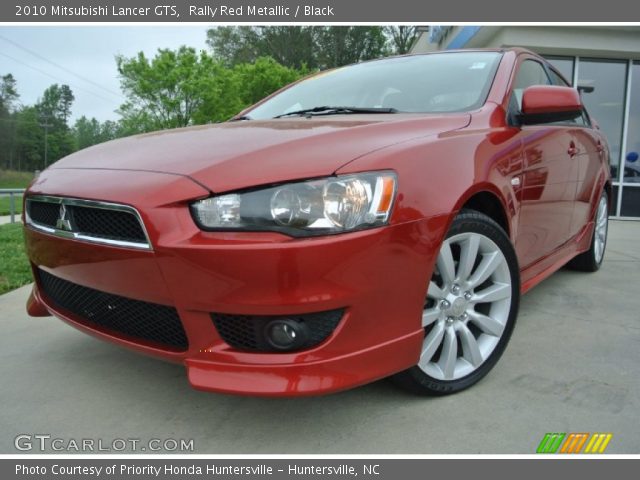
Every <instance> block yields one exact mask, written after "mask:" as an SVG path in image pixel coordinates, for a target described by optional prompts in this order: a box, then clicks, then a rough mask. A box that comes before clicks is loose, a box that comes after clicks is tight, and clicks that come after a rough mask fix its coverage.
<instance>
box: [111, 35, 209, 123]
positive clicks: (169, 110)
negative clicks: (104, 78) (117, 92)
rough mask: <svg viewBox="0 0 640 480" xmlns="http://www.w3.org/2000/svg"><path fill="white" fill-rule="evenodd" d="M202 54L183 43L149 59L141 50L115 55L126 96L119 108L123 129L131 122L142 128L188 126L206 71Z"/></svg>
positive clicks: (198, 100)
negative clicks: (133, 54) (127, 55)
mask: <svg viewBox="0 0 640 480" xmlns="http://www.w3.org/2000/svg"><path fill="white" fill-rule="evenodd" d="M205 57H206V54H205V53H204V52H203V53H202V54H201V55H198V54H197V53H196V51H195V49H193V48H188V47H185V46H182V47H180V48H179V49H178V50H176V51H174V50H169V49H160V50H158V53H157V54H156V56H155V57H154V58H153V59H151V60H149V59H148V58H147V57H146V56H145V55H144V53H142V52H140V53H138V55H137V56H136V57H133V58H125V57H123V56H118V57H116V62H117V65H118V72H119V74H120V77H121V86H122V90H123V91H124V93H125V95H126V96H127V102H126V103H125V104H124V105H122V106H121V107H120V114H121V115H122V116H123V118H124V120H125V124H126V128H130V127H131V126H132V125H131V122H132V121H133V122H136V123H139V124H140V127H141V130H142V131H148V130H157V129H159V128H175V127H185V126H187V125H189V124H190V123H191V121H192V118H193V114H194V112H195V111H196V110H197V109H198V108H199V107H200V105H201V103H202V92H201V90H200V87H201V85H202V82H203V79H205V78H206V76H207V73H208V72H206V71H204V69H203V64H205V63H206V64H208V62H207V60H206V58H205Z"/></svg>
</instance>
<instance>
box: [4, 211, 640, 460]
mask: <svg viewBox="0 0 640 480" xmlns="http://www.w3.org/2000/svg"><path fill="white" fill-rule="evenodd" d="M29 289H30V287H24V288H21V289H19V290H16V291H14V292H11V293H8V294H6V295H3V296H0V325H2V335H1V336H0V453H2V454H15V453H19V452H18V451H17V450H16V449H15V447H14V439H15V437H16V436H17V435H19V434H31V435H33V434H45V435H51V436H52V437H58V438H63V439H83V438H85V439H86V438H92V439H104V441H105V443H106V444H109V445H110V444H111V441H112V439H118V438H120V439H122V438H124V439H129V438H132V439H140V440H141V442H146V441H147V440H148V439H151V438H158V439H193V440H194V443H193V445H194V452H195V453H201V454H205V453H206V454H271V453H275V454H295V453H300V454H315V453H322V454H345V453H355V454H373V453H399V454H403V453H404V454H408V453H421V454H425V453H429V454H438V453H534V452H535V449H536V447H537V445H538V443H539V442H540V440H541V439H542V437H543V435H544V434H545V433H546V432H611V433H613V439H612V440H611V442H610V444H609V447H608V449H607V453H632V454H637V453H640V414H639V412H640V318H639V311H640V222H621V221H618V222H611V227H610V237H609V245H608V249H607V253H606V256H605V263H604V265H603V267H602V269H601V270H600V272H598V273H595V274H585V273H579V272H573V271H569V270H562V271H560V272H558V273H556V274H555V275H553V276H552V277H551V278H549V279H548V280H546V281H545V282H544V283H543V284H541V285H540V286H538V287H536V288H535V289H534V290H533V291H531V292H530V293H529V294H527V295H525V296H524V297H523V299H522V304H521V309H520V316H519V320H518V324H517V326H516V330H515V332H514V335H513V337H512V340H511V343H510V345H509V347H508V348H507V351H506V353H505V354H504V356H503V357H502V359H501V361H500V362H499V363H498V365H497V366H496V368H495V369H494V370H493V371H492V372H491V373H490V374H489V376H488V377H486V378H485V379H484V380H483V381H482V382H481V383H479V384H478V385H476V386H475V387H473V388H471V389H469V390H467V391H465V392H462V393H460V394H458V395H455V396H451V397H444V398H421V397H416V396H413V395H410V394H407V393H405V392H403V391H402V390H399V389H398V388H396V387H395V386H394V385H393V384H391V383H390V382H388V381H380V382H376V383H374V384H371V385H368V386H364V387H361V388H357V389H354V390H351V391H348V392H343V393H339V394H334V395H330V396H326V397H316V398H303V399H259V398H245V397H236V396H228V395H217V394H209V393H202V392H196V391H194V390H191V388H190V387H189V385H188V383H187V379H186V377H185V375H184V370H183V368H182V367H181V366H179V365H172V364H166V363H163V362H160V361H157V360H154V359H150V358H147V357H144V356H141V355H138V354H134V353H131V352H129V351H126V350H123V349H121V348H119V347H116V346H113V345H110V344H107V343H103V342H101V341H98V340H95V339H93V338H91V337H89V336H86V335H84V334H82V333H80V332H78V331H76V330H75V329H73V328H71V327H68V326H67V325H65V324H64V323H63V322H61V321H58V320H56V319H54V318H29V317H28V316H27V314H26V313H25V309H24V304H25V301H26V299H27V296H28V294H29ZM30 453H40V452H39V451H35V450H34V451H31V452H30ZM46 453H51V452H49V451H47V452H46ZM71 453H73V452H71ZM111 453H113V452H111ZM146 453H148V452H146Z"/></svg>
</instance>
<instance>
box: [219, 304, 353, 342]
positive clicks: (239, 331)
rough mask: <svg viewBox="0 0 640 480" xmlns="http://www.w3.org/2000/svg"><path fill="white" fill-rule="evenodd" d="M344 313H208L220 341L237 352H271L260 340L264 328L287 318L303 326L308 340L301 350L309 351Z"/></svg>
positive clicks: (331, 311) (332, 328)
mask: <svg viewBox="0 0 640 480" xmlns="http://www.w3.org/2000/svg"><path fill="white" fill-rule="evenodd" d="M343 314H344V309H338V310H329V311H326V312H318V313H308V314H304V315H286V316H249V315H227V314H223V313H212V314H211V319H212V320H213V323H214V325H215V327H216V330H218V333H219V334H220V337H221V338H222V339H223V340H224V341H225V342H226V343H228V344H229V345H231V346H232V347H234V348H237V349H239V350H257V351H274V348H273V347H271V346H270V345H269V343H268V342H267V341H266V339H265V337H264V329H265V326H266V325H267V324H268V323H269V322H270V321H272V320H275V319H279V318H287V319H291V320H295V321H297V322H301V323H304V324H305V325H306V327H307V330H308V331H309V339H308V341H307V342H306V343H305V345H304V346H303V347H302V348H311V347H314V346H316V345H318V344H319V343H321V342H323V341H325V340H326V339H327V338H328V337H329V335H331V334H332V333H333V331H334V330H335V329H336V327H337V326H338V324H339V323H340V319H342V316H343Z"/></svg>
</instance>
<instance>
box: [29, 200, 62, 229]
mask: <svg viewBox="0 0 640 480" xmlns="http://www.w3.org/2000/svg"><path fill="white" fill-rule="evenodd" d="M27 208H28V209H29V210H28V211H29V216H30V217H31V220H33V221H34V222H36V223H39V224H40V225H45V226H47V227H51V228H55V226H56V222H57V221H58V216H59V213H60V204H57V203H49V202H34V201H31V200H28V201H27Z"/></svg>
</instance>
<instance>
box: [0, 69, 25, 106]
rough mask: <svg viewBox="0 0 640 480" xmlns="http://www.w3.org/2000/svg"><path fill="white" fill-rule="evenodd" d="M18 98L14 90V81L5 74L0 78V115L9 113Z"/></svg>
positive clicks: (10, 76)
mask: <svg viewBox="0 0 640 480" xmlns="http://www.w3.org/2000/svg"><path fill="white" fill-rule="evenodd" d="M18 98H20V95H18V90H17V88H16V79H15V78H13V75H11V74H10V73H7V74H6V75H3V76H2V77H0V113H2V112H5V113H7V114H8V113H10V112H12V111H13V109H14V108H15V104H16V102H17V100H18Z"/></svg>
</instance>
